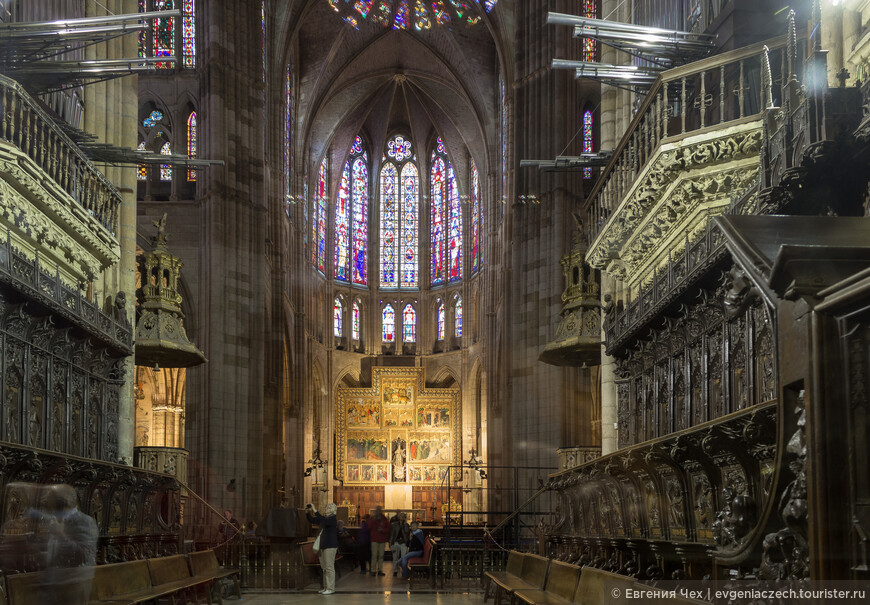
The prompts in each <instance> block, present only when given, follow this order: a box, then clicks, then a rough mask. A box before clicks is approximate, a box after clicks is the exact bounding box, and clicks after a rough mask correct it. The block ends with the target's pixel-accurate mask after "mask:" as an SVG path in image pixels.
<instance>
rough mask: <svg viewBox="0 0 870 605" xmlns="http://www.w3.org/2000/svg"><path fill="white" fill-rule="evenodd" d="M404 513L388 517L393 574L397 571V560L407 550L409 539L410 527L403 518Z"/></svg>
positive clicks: (404, 517)
mask: <svg viewBox="0 0 870 605" xmlns="http://www.w3.org/2000/svg"><path fill="white" fill-rule="evenodd" d="M406 518H407V517H406V516H405V513H396V514H395V515H393V518H392V519H390V553H391V554H392V556H393V575H394V576H395V575H396V574H397V572H398V571H399V560H400V559H401V558H402V557H403V556H405V554H406V553H407V552H408V543H409V542H410V541H411V528H410V527H409V526H408V522H407V521H406V520H405V519H406Z"/></svg>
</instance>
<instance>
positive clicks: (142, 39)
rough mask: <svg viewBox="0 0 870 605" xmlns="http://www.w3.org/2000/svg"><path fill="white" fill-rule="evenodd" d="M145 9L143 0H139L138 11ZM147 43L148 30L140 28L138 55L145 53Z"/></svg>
mask: <svg viewBox="0 0 870 605" xmlns="http://www.w3.org/2000/svg"><path fill="white" fill-rule="evenodd" d="M146 10H147V7H146V6H145V0H139V12H140V13H144V12H145V11H146ZM147 45H148V30H147V29H140V30H139V56H140V57H145V56H146V55H147Z"/></svg>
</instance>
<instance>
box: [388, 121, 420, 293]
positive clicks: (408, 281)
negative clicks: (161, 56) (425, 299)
mask: <svg viewBox="0 0 870 605" xmlns="http://www.w3.org/2000/svg"><path fill="white" fill-rule="evenodd" d="M387 156H389V157H390V158H392V159H394V160H396V162H398V164H395V163H393V162H392V161H389V160H388V161H386V162H385V163H384V167H383V168H382V169H381V265H380V285H381V287H384V288H395V287H401V288H416V287H418V284H419V279H418V275H417V271H418V268H417V267H418V251H417V246H418V231H419V227H418V221H419V219H418V212H419V210H418V207H419V200H420V177H419V173H418V172H417V166H416V165H415V164H414V163H413V162H412V161H407V160H410V159H411V158H412V154H411V142H410V141H407V140H405V139H404V138H403V137H402V136H396V137H393V138H392V139H391V140H390V141H389V142H388V144H387ZM384 159H386V156H385V158H384ZM403 162H404V165H403Z"/></svg>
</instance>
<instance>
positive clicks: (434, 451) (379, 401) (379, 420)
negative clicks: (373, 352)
mask: <svg viewBox="0 0 870 605" xmlns="http://www.w3.org/2000/svg"><path fill="white" fill-rule="evenodd" d="M337 403H338V405H337V406H336V427H337V440H336V455H337V460H338V464H337V465H336V478H337V479H339V480H341V481H343V482H344V484H345V485H384V484H413V485H440V484H441V483H442V482H443V480H444V478H445V477H446V475H447V467H449V466H451V465H459V464H461V454H462V443H461V420H462V419H461V415H462V414H461V407H460V399H459V388H456V387H453V388H446V389H444V388H439V389H427V388H425V386H424V377H423V369H422V368H374V369H373V370H372V387H371V388H370V389H360V388H346V387H339V388H338V391H337Z"/></svg>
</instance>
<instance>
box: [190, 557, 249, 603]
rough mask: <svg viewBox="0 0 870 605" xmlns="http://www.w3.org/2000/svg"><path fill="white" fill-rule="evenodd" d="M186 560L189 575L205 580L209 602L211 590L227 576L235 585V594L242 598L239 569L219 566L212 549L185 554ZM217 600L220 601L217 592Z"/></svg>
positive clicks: (209, 600)
mask: <svg viewBox="0 0 870 605" xmlns="http://www.w3.org/2000/svg"><path fill="white" fill-rule="evenodd" d="M187 562H188V563H189V564H190V575H191V576H193V577H194V578H204V579H206V580H207V582H208V583H207V584H206V585H205V589H206V591H207V593H208V594H207V596H208V602H209V603H211V590H212V588H214V587H218V588H219V587H220V582H221V580H224V579H227V578H229V579H230V580H232V582H233V586H234V587H235V591H236V596H237V597H239V598H240V599H241V598H242V583H241V581H240V579H239V575H240V572H241V570H239V569H233V568H228V567H221V566H220V564H218V560H217V555H216V554H215V552H214V551H213V550H203V551H200V552H192V553H190V554H189V555H187ZM217 600H218V602H220V601H221V598H220V594H218V599H217Z"/></svg>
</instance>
